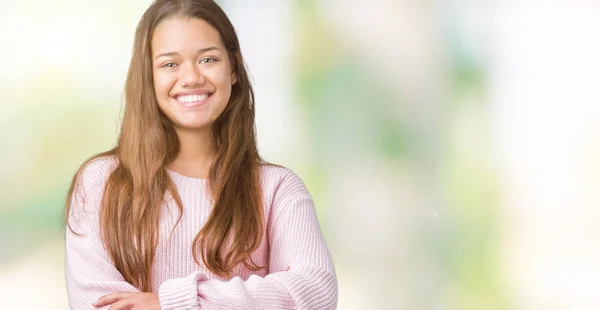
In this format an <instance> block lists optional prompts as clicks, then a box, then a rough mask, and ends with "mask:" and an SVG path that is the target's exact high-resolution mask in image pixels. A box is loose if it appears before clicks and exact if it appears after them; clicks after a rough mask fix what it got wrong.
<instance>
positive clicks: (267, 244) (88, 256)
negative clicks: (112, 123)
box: [66, 157, 337, 310]
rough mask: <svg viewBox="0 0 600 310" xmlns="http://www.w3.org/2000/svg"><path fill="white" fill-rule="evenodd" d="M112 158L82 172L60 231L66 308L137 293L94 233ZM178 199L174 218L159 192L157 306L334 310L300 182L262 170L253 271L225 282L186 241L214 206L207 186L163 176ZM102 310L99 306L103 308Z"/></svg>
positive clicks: (325, 254)
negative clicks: (260, 228) (259, 237)
mask: <svg viewBox="0 0 600 310" xmlns="http://www.w3.org/2000/svg"><path fill="white" fill-rule="evenodd" d="M115 166H116V159H115V158H114V157H102V158H98V159H95V160H93V161H92V162H90V163H89V164H88V165H87V166H86V167H85V168H84V170H83V171H82V173H81V175H80V177H79V179H78V181H77V184H76V187H75V191H74V194H73V197H72V200H71V203H72V206H71V210H70V218H69V223H70V224H71V227H72V228H73V229H74V230H75V232H77V233H80V234H82V235H81V236H78V235H76V234H74V233H73V232H72V231H71V230H70V229H69V228H67V229H66V280H67V291H68V295H69V303H70V305H71V309H97V308H95V307H94V306H93V305H92V304H93V303H95V302H96V301H97V300H98V298H99V297H101V296H103V295H106V294H109V293H113V292H117V291H131V292H137V291H139V290H138V289H137V288H135V287H134V286H132V285H131V284H129V283H127V282H125V280H124V279H123V276H122V275H121V274H120V273H119V272H118V271H117V270H116V268H115V267H114V265H113V264H112V262H111V260H110V257H109V255H108V252H107V251H106V250H105V248H104V246H103V244H102V241H101V240H100V235H99V225H98V211H99V207H100V200H101V198H102V193H103V190H104V183H105V182H106V179H107V177H108V175H109V173H110V172H111V171H112V169H114V167H115ZM169 175H170V176H171V178H172V179H173V181H174V182H175V184H176V185H177V191H178V193H179V196H180V197H181V200H182V202H183V215H182V218H181V221H180V222H179V224H178V225H177V226H176V227H175V230H174V231H173V234H172V235H171V231H172V230H173V227H174V225H175V221H176V220H177V216H178V212H179V211H178V209H177V205H176V203H175V201H174V200H173V198H172V197H171V196H170V195H168V194H165V198H166V202H165V203H164V204H163V205H162V210H161V218H160V223H159V230H160V232H159V242H158V247H157V249H156V255H155V258H154V265H153V268H152V279H153V282H152V291H153V292H157V293H158V294H159V298H160V303H161V308H162V309H164V310H171V309H334V308H335V307H336V304H337V280H336V275H335V269H334V265H333V262H332V260H331V256H330V255H329V251H328V250H327V246H326V244H325V241H324V239H323V236H322V234H321V230H320V227H319V222H318V220H317V216H316V213H315V208H314V205H313V201H312V198H311V196H310V194H309V193H308V191H307V190H306V187H305V185H304V183H303V182H302V180H301V179H300V178H299V177H298V176H297V175H296V174H295V173H293V172H292V171H290V170H288V169H286V168H280V167H273V166H268V165H262V166H261V186H262V191H263V203H264V212H265V219H266V223H265V225H266V229H265V235H264V236H263V241H262V243H261V245H260V247H259V248H258V249H257V250H256V251H255V252H254V253H253V254H252V260H253V261H254V262H255V263H257V264H258V265H259V266H268V268H263V269H261V270H259V271H251V270H249V269H247V268H246V267H245V266H243V264H240V265H238V266H237V267H236V268H235V269H234V270H233V272H232V277H231V278H228V279H225V278H221V277H219V276H217V275H215V274H213V273H212V272H210V271H209V270H208V269H207V268H206V266H204V265H203V264H202V261H200V265H198V264H196V262H195V261H194V258H193V256H192V241H193V239H194V237H195V236H196V234H197V233H198V232H199V231H200V229H201V228H202V226H203V225H204V223H205V222H206V220H207V219H208V216H209V215H210V212H211V208H212V204H211V203H210V201H209V199H208V193H207V188H206V181H205V180H203V179H196V178H190V177H186V176H183V175H180V174H177V173H175V172H173V171H169ZM108 308H109V307H108V306H106V307H102V308H100V309H108Z"/></svg>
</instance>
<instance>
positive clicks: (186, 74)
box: [179, 64, 204, 87]
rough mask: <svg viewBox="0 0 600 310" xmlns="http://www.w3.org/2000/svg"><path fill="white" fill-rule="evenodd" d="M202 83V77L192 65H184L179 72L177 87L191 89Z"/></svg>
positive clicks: (198, 70)
mask: <svg viewBox="0 0 600 310" xmlns="http://www.w3.org/2000/svg"><path fill="white" fill-rule="evenodd" d="M203 83H204V75H202V72H201V71H200V69H199V68H198V67H197V66H195V65H194V64H185V65H182V66H181V69H180V70H179V85H181V86H182V87H193V86H196V85H201V84H203Z"/></svg>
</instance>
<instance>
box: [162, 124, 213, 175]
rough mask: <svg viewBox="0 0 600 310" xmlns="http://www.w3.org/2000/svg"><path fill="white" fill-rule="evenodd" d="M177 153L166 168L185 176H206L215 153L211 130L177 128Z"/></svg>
mask: <svg viewBox="0 0 600 310" xmlns="http://www.w3.org/2000/svg"><path fill="white" fill-rule="evenodd" d="M177 136H178V137H179V153H178V154H177V157H176V158H175V160H174V161H173V162H172V163H170V164H169V165H168V168H169V169H171V170H173V171H175V172H177V173H179V174H182V175H185V176H189V177H195V178H201V179H204V178H207V177H208V171H209V170H210V166H211V164H212V161H213V158H214V155H215V146H214V143H213V138H212V132H211V130H210V129H207V130H202V131H187V130H181V129H178V130H177Z"/></svg>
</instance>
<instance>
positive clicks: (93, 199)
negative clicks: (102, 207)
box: [65, 159, 139, 310]
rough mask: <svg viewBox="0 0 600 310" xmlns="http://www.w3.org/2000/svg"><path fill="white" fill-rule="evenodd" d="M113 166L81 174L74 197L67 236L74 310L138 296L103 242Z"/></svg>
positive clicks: (100, 164)
mask: <svg viewBox="0 0 600 310" xmlns="http://www.w3.org/2000/svg"><path fill="white" fill-rule="evenodd" d="M108 167H109V165H108V163H107V162H106V160H102V159H97V160H94V161H92V162H90V163H89V164H88V165H87V166H86V167H85V168H84V169H83V170H82V172H81V173H80V175H79V177H78V178H77V181H76V185H75V188H74V191H73V195H72V197H71V208H70V210H69V217H68V223H69V225H70V227H69V226H67V227H66V232H65V273H66V282H67V295H68V297H69V304H70V306H71V309H77V310H79V309H108V307H109V306H110V305H109V306H105V307H102V308H95V307H94V306H93V305H92V304H93V303H95V302H96V301H98V298H100V297H102V296H104V295H106V294H110V293H114V292H117V291H129V292H138V291H139V290H138V289H136V288H135V287H134V286H132V285H131V284H129V283H128V282H126V281H125V279H124V278H123V276H122V275H121V273H119V271H118V270H117V269H116V268H115V267H114V265H113V264H112V262H111V261H110V258H109V256H108V253H107V252H106V250H105V249H104V246H103V244H102V241H101V239H100V233H99V225H98V210H99V204H100V200H101V197H102V192H103V187H104V182H105V180H106V176H107V174H108V173H107V169H108Z"/></svg>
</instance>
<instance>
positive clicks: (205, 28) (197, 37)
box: [151, 16, 224, 55]
mask: <svg viewBox="0 0 600 310" xmlns="http://www.w3.org/2000/svg"><path fill="white" fill-rule="evenodd" d="M151 45H152V55H156V54H158V53H163V52H178V53H183V52H186V51H196V50H197V49H201V48H205V47H207V46H217V47H219V48H222V49H224V47H223V43H222V42H221V36H220V35H219V32H218V31H217V29H215V28H214V27H213V26H212V25H211V24H209V23H208V22H206V21H205V20H202V19H199V18H195V17H182V16H174V17H169V18H167V19H165V20H163V21H161V22H160V23H159V24H158V25H157V26H156V28H155V29H154V33H153V35H152V41H151Z"/></svg>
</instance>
